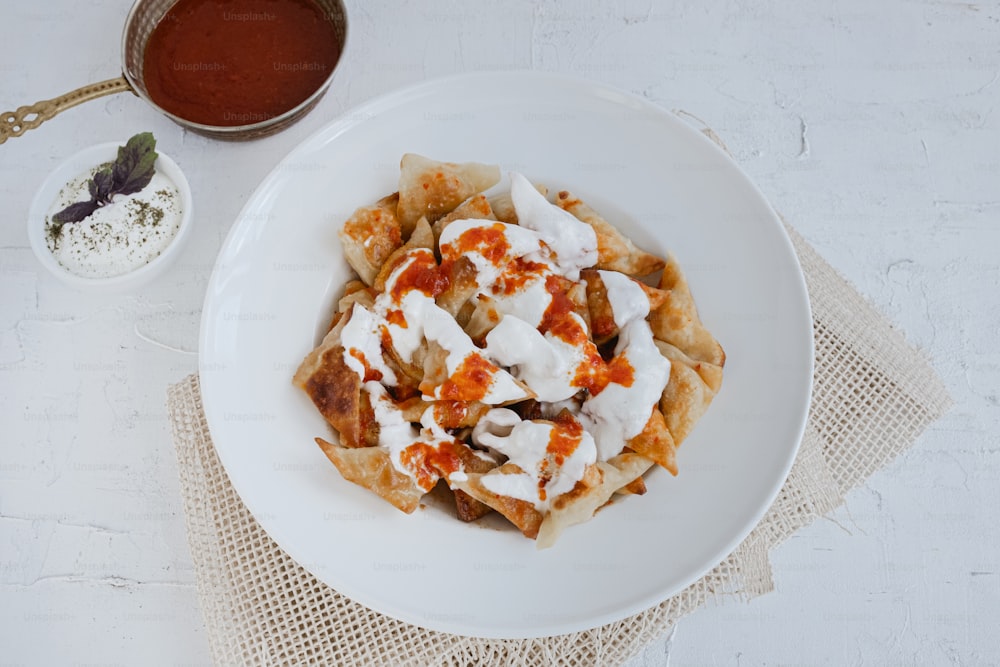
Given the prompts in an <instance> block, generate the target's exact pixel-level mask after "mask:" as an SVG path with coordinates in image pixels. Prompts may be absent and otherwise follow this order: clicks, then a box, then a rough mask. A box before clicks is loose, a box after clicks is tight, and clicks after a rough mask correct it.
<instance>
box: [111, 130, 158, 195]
mask: <svg viewBox="0 0 1000 667" xmlns="http://www.w3.org/2000/svg"><path fill="white" fill-rule="evenodd" d="M155 148H156V139H154V138H153V134H152V133H151V132H141V133H139V134H137V135H135V136H134V137H132V138H131V139H129V140H128V143H127V144H125V145H124V146H121V147H120V148H119V149H118V158H117V159H116V160H115V163H114V166H113V167H112V176H113V183H112V187H111V190H110V192H109V198H110V195H115V194H119V195H130V194H132V193H133V192H139V191H140V190H142V189H143V188H144V187H146V186H147V185H149V182H150V181H151V180H152V179H153V174H154V173H156V168H155V167H154V164H155V163H156V157H157V156H156V150H155Z"/></svg>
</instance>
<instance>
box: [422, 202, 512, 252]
mask: <svg viewBox="0 0 1000 667" xmlns="http://www.w3.org/2000/svg"><path fill="white" fill-rule="evenodd" d="M496 219H497V217H496V216H495V215H493V208H492V207H491V206H490V202H489V200H487V199H486V195H484V194H477V195H473V196H472V197H469V198H468V199H466V200H465V201H464V202H462V203H461V204H459V205H458V208H456V209H455V210H453V211H452V212H450V213H449V214H448V215H446V216H444V217H443V218H441V219H440V220H438V221H436V222H435V223H434V225H433V229H434V245H435V246H436V245H437V243H438V239H440V238H441V232H443V231H444V229H445V227H447V226H448V225H450V224H451V223H453V222H454V221H456V220H496Z"/></svg>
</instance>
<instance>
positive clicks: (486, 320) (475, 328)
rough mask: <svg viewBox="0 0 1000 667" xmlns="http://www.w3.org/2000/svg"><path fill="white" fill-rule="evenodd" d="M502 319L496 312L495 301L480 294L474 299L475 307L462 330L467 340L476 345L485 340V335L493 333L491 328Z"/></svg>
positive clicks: (498, 312) (497, 311)
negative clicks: (467, 337)
mask: <svg viewBox="0 0 1000 667" xmlns="http://www.w3.org/2000/svg"><path fill="white" fill-rule="evenodd" d="M470 303H471V302H470ZM502 317H503V316H502V315H501V314H500V311H499V310H497V302H496V300H495V299H493V298H492V297H488V296H486V295H485V294H480V295H479V296H478V297H476V300H475V307H474V308H473V310H472V314H471V315H470V316H469V321H468V322H466V324H465V326H464V327H462V328H463V329H465V333H467V334H468V335H469V338H471V339H472V341H473V342H474V343H476V344H477V345H478V344H481V343H482V342H483V340H484V339H485V338H486V334H488V333H489V332H491V331H493V327H495V326H496V325H498V324H500V320H501V319H502Z"/></svg>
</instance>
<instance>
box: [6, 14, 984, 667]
mask: <svg viewBox="0 0 1000 667" xmlns="http://www.w3.org/2000/svg"><path fill="white" fill-rule="evenodd" d="M129 4H130V3H129V1H128V0H94V1H92V2H87V3H81V2H71V1H70V0H48V1H47V2H45V3H38V4H33V5H29V4H28V3H16V4H15V3H14V2H10V1H8V0H4V2H3V4H2V5H0V44H3V52H4V56H3V58H2V59H0V108H3V109H13V108H14V107H17V106H19V105H21V104H27V103H30V102H34V101H36V100H39V99H44V98H48V97H53V96H55V95H57V94H60V93H62V92H66V91H68V90H70V89H72V88H75V87H77V86H79V85H82V84H84V83H89V82H93V81H99V80H101V79H105V78H110V77H112V76H115V75H117V73H118V72H119V69H120V55H119V43H120V35H121V28H122V24H123V21H124V17H125V14H126V12H127V10H128V7H129ZM825 4H826V6H824V7H821V6H817V5H816V4H815V3H799V2H791V1H789V0H784V1H782V0H775V1H772V2H760V3H751V2H743V1H732V2H720V3H707V4H706V3H700V2H691V1H689V0H681V1H678V2H669V3H668V2H652V3H651V2H649V1H643V0H630V1H628V2H624V3H612V2H587V3H582V2H581V3H568V2H566V3H557V2H542V3H534V2H527V1H518V2H511V3H500V2H488V3H486V2H484V3H462V2H457V1H455V2H445V1H440V0H436V1H433V2H432V1H430V0H428V1H425V2H421V3H408V5H407V7H402V6H401V5H402V3H396V2H388V1H386V0H380V1H370V0H367V1H362V0H351V1H350V2H348V10H349V16H350V21H351V32H352V35H351V42H350V47H349V50H348V52H347V53H346V55H345V58H344V60H343V62H342V64H341V66H340V69H339V72H338V75H337V78H336V80H335V82H334V84H333V87H332V89H331V91H330V93H329V94H328V95H327V96H326V97H325V98H324V99H323V100H322V102H321V103H320V105H319V106H318V107H317V108H316V109H315V110H314V111H313V112H312V114H311V115H309V116H308V117H307V118H306V119H305V120H303V121H302V122H301V123H299V124H298V125H296V126H294V127H292V128H291V129H289V130H287V131H285V132H284V133H282V134H279V135H277V136H274V137H271V138H267V139H264V140H260V141H257V142H253V143H246V144H222V143H217V142H213V141H210V140H207V139H204V138H201V137H199V136H196V135H192V134H189V133H186V132H184V131H182V130H181V129H180V128H179V127H177V126H175V125H173V124H172V123H170V122H169V121H168V120H166V119H165V118H163V117H161V116H159V115H157V114H156V113H155V112H154V111H153V110H151V109H150V108H148V107H147V106H145V105H144V104H143V103H142V102H141V101H140V100H139V99H138V98H135V97H133V96H131V95H118V96H114V97H109V98H104V99H102V100H99V101H95V102H90V103H88V104H86V105H84V106H81V107H78V108H76V109H73V110H70V111H68V112H66V113H64V114H63V115H61V116H59V117H57V118H56V119H54V120H52V121H50V122H49V123H46V124H44V125H42V126H41V127H40V128H38V129H36V130H33V131H30V132H29V133H27V134H25V135H24V136H22V137H20V138H17V139H12V140H10V141H9V142H7V144H5V145H3V146H0V211H2V220H3V224H2V225H0V388H2V389H0V425H2V427H0V433H2V435H0V662H2V663H3V664H63V665H69V664H88V665H89V664H139V663H141V664H167V665H171V664H173V665H178V664H185V665H191V664H206V663H208V660H209V654H208V646H207V643H206V639H205V636H204V633H203V629H202V621H201V616H200V611H199V609H198V603H197V599H196V591H195V585H194V576H193V572H192V568H191V558H190V555H189V552H188V546H187V542H186V539H185V534H184V519H183V515H182V510H181V504H180V499H179V492H178V482H177V471H176V462H175V459H174V453H173V447H172V443H171V440H170V435H169V425H168V423H167V420H166V411H165V407H164V399H165V394H164V392H165V389H166V387H167V385H168V384H169V383H172V382H175V381H177V380H179V379H180V378H182V377H184V376H185V375H187V374H188V373H191V372H193V371H195V370H196V366H197V344H198V323H199V316H200V309H201V304H202V299H203V294H204V290H205V286H206V283H207V280H208V276H209V273H210V270H211V266H212V263H213V260H214V257H215V255H216V253H217V251H218V250H219V247H220V245H221V243H222V240H223V239H224V238H225V235H226V233H227V231H228V230H229V228H230V226H231V224H232V222H233V220H234V219H235V217H236V215H237V213H238V211H239V210H240V208H241V206H242V204H243V202H244V201H245V200H246V198H247V196H248V195H249V194H250V193H251V192H252V191H253V189H254V188H255V186H256V185H257V184H258V183H259V181H260V180H261V179H262V178H263V177H264V176H265V175H266V174H267V173H268V171H269V170H270V169H271V167H272V166H273V165H274V164H275V163H276V162H277V161H278V160H279V159H280V158H281V157H282V156H283V155H284V154H285V153H286V152H287V151H288V150H290V149H291V148H292V147H293V146H295V145H296V144H297V143H298V142H300V141H301V140H302V139H304V138H305V137H306V136H308V135H309V134H311V133H312V132H313V131H315V130H316V129H317V128H319V127H320V126H321V125H323V124H325V123H326V122H327V121H329V120H330V119H332V118H335V117H336V116H338V115H339V114H342V113H343V112H345V111H346V110H348V109H350V108H351V107H353V106H355V105H357V104H359V103H361V102H363V101H365V100H367V99H369V98H371V97H373V96H375V95H378V94H380V93H383V92H387V91H390V90H392V89H394V88H396V87H398V86H400V85H403V84H408V83H411V82H415V81H419V80H421V79H424V78H427V77H434V76H438V75H443V74H449V73H455V72H462V71H474V70H482V69H490V70H493V69H511V68H534V69H541V70H551V71H559V72H565V73H570V74H575V75H578V76H583V77H589V78H593V79H597V80H601V81H606V82H609V83H611V84H614V85H616V86H618V87H620V88H623V89H627V90H630V91H633V92H635V93H638V94H640V95H643V96H644V97H646V98H648V99H650V100H652V101H654V102H656V103H658V104H660V105H662V106H663V107H665V108H667V109H684V110H687V111H689V112H691V113H693V114H695V115H697V116H698V117H700V118H701V119H703V120H704V121H705V122H706V123H708V124H709V125H711V126H712V127H713V128H714V129H715V130H716V131H717V132H718V133H719V134H720V135H721V136H722V137H723V138H724V139H725V140H726V141H727V143H728V145H729V147H730V149H731V150H732V152H733V154H734V156H735V157H736V159H737V160H738V161H739V162H740V164H741V165H742V166H743V168H744V169H745V170H746V172H747V173H748V174H749V175H750V177H751V178H752V179H753V180H754V181H755V182H756V183H757V184H758V185H759V186H760V188H761V189H762V190H763V191H764V193H765V194H766V195H767V196H768V198H769V199H770V200H771V202H772V204H773V205H774V206H775V208H777V209H778V210H780V211H781V212H782V213H783V214H784V215H785V216H786V217H787V219H788V220H789V221H790V222H791V223H792V224H793V225H794V226H795V227H796V228H797V229H798V230H799V231H800V232H801V233H802V235H803V236H804V237H805V238H806V239H807V240H809V241H810V242H811V243H813V244H814V245H815V246H816V248H817V249H818V250H819V252H820V253H821V254H822V255H823V256H824V257H825V258H826V259H827V260H828V261H829V262H830V263H832V264H833V265H834V267H836V268H837V269H838V270H839V271H841V272H842V273H843V274H844V275H845V276H846V277H847V278H848V279H849V280H850V281H852V282H853V283H854V284H855V285H856V286H857V287H858V289H859V290H860V291H861V292H862V293H863V294H864V295H866V296H867V297H868V298H869V299H870V300H871V301H872V302H873V303H874V304H875V305H876V306H877V307H878V308H879V309H880V310H881V311H883V312H884V313H886V314H887V315H888V316H889V317H890V318H891V319H892V320H893V322H894V323H895V324H896V325H897V326H898V327H899V328H900V329H901V330H902V331H903V332H904V333H905V334H906V336H907V338H908V339H909V340H910V341H912V342H913V343H915V344H916V345H918V346H919V347H921V348H923V349H924V350H925V351H926V352H927V353H928V354H929V356H930V357H931V358H932V360H933V362H934V365H935V367H936V368H937V369H938V371H939V372H940V373H941V375H942V376H943V378H944V380H945V382H946V384H947V386H948V389H949V391H950V392H951V394H952V396H953V397H954V399H955V401H956V405H955V407H954V408H953V409H952V410H951V412H950V413H949V414H948V415H947V416H946V417H945V418H944V419H942V420H941V421H940V422H938V423H937V424H935V425H934V426H933V427H932V428H931V429H930V430H929V431H928V432H927V433H926V434H925V435H924V437H922V438H921V439H920V440H919V441H918V443H917V444H916V446H915V447H914V448H913V449H912V450H911V451H909V452H908V453H906V454H905V455H904V456H903V457H901V458H900V459H899V460H897V461H895V462H894V463H893V464H892V465H891V466H889V467H888V468H887V469H886V470H884V471H882V472H880V473H878V474H876V475H875V476H874V477H873V478H872V479H871V480H870V482H869V483H868V484H867V485H866V486H865V487H863V488H861V489H859V490H857V491H855V492H853V493H852V494H851V495H850V496H849V497H848V502H847V505H846V507H844V508H843V509H841V510H840V511H838V512H836V513H835V514H834V516H832V517H830V519H829V520H822V521H819V522H818V523H816V524H815V525H813V526H811V527H809V528H807V529H805V530H803V531H801V532H800V533H799V534H797V535H796V536H795V537H794V538H792V539H791V540H790V541H788V542H787V543H786V544H784V545H782V546H781V547H780V548H779V549H778V550H777V551H776V552H775V554H774V562H775V566H776V583H777V591H776V592H774V593H772V594H770V595H767V596H765V597H763V598H760V599H758V600H755V601H753V602H751V603H740V602H736V601H730V602H727V603H726V604H724V605H721V606H717V607H714V608H710V609H703V610H701V611H699V612H698V613H696V614H694V615H693V616H691V617H689V618H687V619H685V620H683V621H682V622H681V623H680V624H679V626H678V628H677V630H676V632H675V633H674V635H673V636H672V637H671V638H669V640H667V641H663V642H659V643H657V644H655V645H653V646H651V647H649V648H648V649H647V650H646V651H645V652H644V653H643V654H641V655H640V656H638V657H637V658H636V659H635V660H634V661H633V663H632V664H633V665H634V666H636V667H637V666H639V665H663V664H667V662H668V661H669V663H670V664H671V665H700V664H708V665H764V664H766V665H776V664H828V665H847V664H858V665H860V664H872V665H881V664H932V665H942V664H955V665H981V664H996V663H1000V638H998V636H997V634H996V633H997V630H996V628H997V625H998V624H1000V563H998V556H997V554H998V553H1000V522H998V521H997V508H998V507H1000V485H998V484H997V478H998V473H1000V442H998V433H1000V353H998V352H997V349H996V344H997V341H998V339H1000V260H998V250H1000V219H998V214H1000V114H998V113H995V111H996V107H997V106H998V104H1000V83H998V77H1000V47H998V43H1000V42H998V38H997V36H998V35H1000V4H998V3H996V2H987V3H959V2H933V1H930V0H911V1H902V0H888V1H886V2H882V3H871V2H867V0H841V1H840V2H837V3H825ZM709 5H714V7H710V6H709ZM144 130H151V131H153V132H154V133H155V135H156V137H157V139H158V142H159V148H160V149H161V150H162V151H163V152H165V153H167V154H169V155H171V156H172V157H174V158H175V159H176V161H177V162H178V163H179V164H180V165H181V167H182V168H183V169H184V170H185V172H186V174H187V175H188V177H189V179H190V181H191V183H192V188H193V190H194V198H195V206H196V211H197V214H196V221H195V222H196V229H195V231H194V234H193V237H192V239H191V240H190V242H189V245H188V246H187V248H186V250H185V252H184V255H183V257H182V258H181V259H180V260H179V263H178V264H177V265H176V266H175V267H174V268H173V269H172V270H171V271H170V273H169V274H167V275H165V276H164V277H162V278H161V279H160V280H158V281H157V282H156V283H154V284H153V285H151V286H149V287H148V288H145V289H142V290H141V291H138V292H136V293H134V294H131V295H125V296H89V295H81V294H79V293H73V292H71V291H69V290H68V289H66V288H64V287H62V286H61V285H60V284H59V283H57V282H56V281H55V280H54V279H53V278H51V277H50V276H49V275H47V274H46V273H44V272H43V270H42V268H41V266H40V265H39V264H38V263H37V262H36V260H35V258H34V256H33V255H32V253H31V250H30V249H29V248H28V241H27V235H26V231H25V218H26V215H27V211H28V206H29V202H30V199H31V197H32V195H33V193H34V191H35V190H36V189H37V188H38V187H39V185H40V184H41V182H42V179H43V178H44V177H45V175H46V174H47V173H48V172H49V171H50V170H51V169H52V168H53V167H54V166H55V165H56V164H57V163H58V162H60V161H61V160H62V159H63V158H65V157H66V156H68V155H69V154H71V153H73V152H75V151H77V150H78V149H80V148H83V147H85V146H87V145H90V144H93V143H99V142H104V141H117V140H122V139H125V138H127V137H128V136H131V135H132V134H134V133H136V132H140V131H144Z"/></svg>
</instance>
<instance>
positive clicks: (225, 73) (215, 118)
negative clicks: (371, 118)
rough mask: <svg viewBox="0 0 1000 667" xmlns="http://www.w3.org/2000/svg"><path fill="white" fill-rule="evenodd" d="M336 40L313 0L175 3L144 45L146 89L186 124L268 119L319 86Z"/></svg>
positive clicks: (337, 47) (335, 54) (339, 45)
mask: <svg viewBox="0 0 1000 667" xmlns="http://www.w3.org/2000/svg"><path fill="white" fill-rule="evenodd" d="M342 39H343V36H342V32H341V31H339V30H338V29H337V27H336V26H335V25H334V23H333V22H332V21H330V20H329V18H328V17H327V15H326V13H325V12H324V11H323V9H322V8H321V7H320V6H319V5H318V4H317V3H316V2H315V0H240V1H239V2H234V1H232V0H179V1H178V2H177V3H176V4H175V5H174V6H173V7H171V8H170V9H169V10H168V11H167V13H166V14H165V15H164V16H163V18H162V19H161V20H160V22H159V23H158V24H157V25H156V27H155V28H153V31H152V33H151V34H150V37H149V42H148V43H147V45H146V48H145V53H144V59H143V79H144V83H145V87H146V92H147V94H148V96H149V98H150V99H151V100H152V101H153V102H154V103H155V104H156V105H157V106H159V107H160V108H161V109H163V110H164V111H166V112H168V113H170V114H173V115H175V116H178V117H180V118H183V119H184V120H187V121H191V122H194V123H201V124H204V125H213V126H219V127H233V126H240V125H251V124H254V123H260V122H264V121H268V120H270V119H272V118H274V117H276V116H280V115H282V114H284V113H286V112H288V111H290V110H292V109H294V108H295V107H297V106H298V105H300V104H302V103H303V102H305V101H306V100H307V99H309V97H310V96H311V95H313V93H315V92H316V91H317V90H319V89H320V88H321V87H322V86H323V85H324V83H325V82H326V80H327V79H328V78H329V76H330V74H331V73H332V72H333V68H334V67H335V66H336V64H337V61H338V60H339V58H340V54H341V51H342V49H343V41H342Z"/></svg>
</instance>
